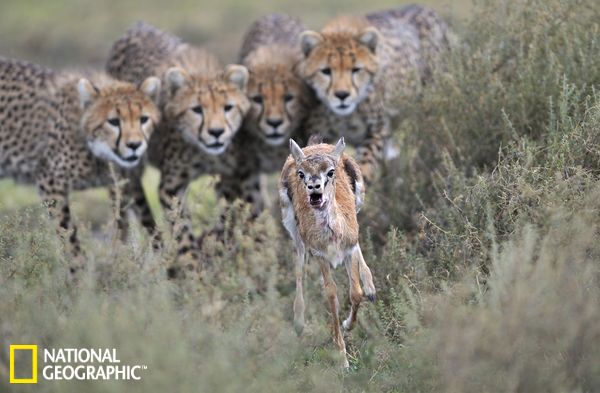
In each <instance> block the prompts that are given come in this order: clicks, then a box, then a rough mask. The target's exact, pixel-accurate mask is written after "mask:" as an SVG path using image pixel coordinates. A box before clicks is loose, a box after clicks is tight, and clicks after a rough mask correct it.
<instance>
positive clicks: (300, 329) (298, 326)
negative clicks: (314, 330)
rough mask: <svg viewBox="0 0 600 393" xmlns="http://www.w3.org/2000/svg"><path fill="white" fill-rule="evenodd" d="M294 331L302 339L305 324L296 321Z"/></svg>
mask: <svg viewBox="0 0 600 393" xmlns="http://www.w3.org/2000/svg"><path fill="white" fill-rule="evenodd" d="M294 330H295V331H296V334H297V335H298V337H300V336H301V335H302V332H303V331H304V322H300V321H294Z"/></svg>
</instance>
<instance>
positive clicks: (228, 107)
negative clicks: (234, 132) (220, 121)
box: [223, 104, 233, 112]
mask: <svg viewBox="0 0 600 393" xmlns="http://www.w3.org/2000/svg"><path fill="white" fill-rule="evenodd" d="M232 109H233V105H231V104H227V105H225V106H224V107H223V110H224V111H225V112H229V111H230V110H232Z"/></svg>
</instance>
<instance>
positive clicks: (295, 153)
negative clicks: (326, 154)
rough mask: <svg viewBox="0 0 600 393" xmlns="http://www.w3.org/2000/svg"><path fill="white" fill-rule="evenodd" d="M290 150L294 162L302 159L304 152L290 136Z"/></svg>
mask: <svg viewBox="0 0 600 393" xmlns="http://www.w3.org/2000/svg"><path fill="white" fill-rule="evenodd" d="M290 152H291V153H292V157H294V160H295V161H296V163H298V162H300V161H302V160H304V152H303V151H302V149H301V148H300V146H298V144H297V143H296V142H295V141H294V140H293V139H291V138H290Z"/></svg>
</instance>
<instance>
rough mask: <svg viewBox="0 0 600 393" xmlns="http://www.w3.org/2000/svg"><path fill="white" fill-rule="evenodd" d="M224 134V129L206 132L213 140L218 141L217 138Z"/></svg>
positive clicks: (213, 129)
mask: <svg viewBox="0 0 600 393" xmlns="http://www.w3.org/2000/svg"><path fill="white" fill-rule="evenodd" d="M224 132H225V129H224V128H210V129H209V130H208V133H209V134H210V135H212V136H214V137H215V138H217V139H219V137H220V136H221V135H223V133H224Z"/></svg>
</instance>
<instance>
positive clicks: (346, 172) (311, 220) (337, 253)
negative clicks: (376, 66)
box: [279, 138, 375, 368]
mask: <svg viewBox="0 0 600 393" xmlns="http://www.w3.org/2000/svg"><path fill="white" fill-rule="evenodd" d="M344 148H345V143H344V138H341V139H340V140H339V141H338V143H337V144H336V145H335V146H332V145H328V144H322V143H321V144H316V145H310V146H307V147H305V148H304V149H301V148H300V147H299V146H298V145H297V144H296V142H294V141H293V140H291V139H290V150H291V153H292V154H291V156H290V157H288V159H287V161H286V162H285V165H284V167H283V170H282V172H281V181H280V188H279V198H280V202H281V211H282V217H283V225H284V226H285V228H286V229H287V231H288V232H289V234H290V236H291V237H292V240H293V241H294V244H295V246H296V252H297V259H296V269H295V273H296V298H295V300H294V326H295V328H296V332H297V333H298V334H300V333H302V330H303V329H304V296H303V294H302V281H303V276H304V263H305V260H306V256H307V251H308V252H309V253H310V254H311V255H312V257H313V258H314V259H316V260H317V261H318V263H319V266H320V269H321V274H322V275H323V289H324V293H325V297H326V300H327V306H328V308H329V311H330V312H331V315H332V329H333V341H334V343H335V345H336V347H337V349H338V350H339V352H340V355H341V356H342V359H343V366H344V368H347V367H348V366H349V364H348V359H347V358H346V346H345V344H344V339H343V336H342V331H341V328H340V321H339V315H338V314H339V302H338V298H337V286H336V284H335V281H334V279H333V275H332V272H331V268H332V267H333V268H336V267H337V266H338V265H341V264H342V263H343V264H344V265H345V267H346V271H347V273H348V279H349V280H350V302H351V305H352V307H351V310H350V315H349V316H348V318H347V319H346V320H344V321H343V323H342V326H343V328H344V329H346V330H351V329H352V327H353V326H354V322H355V321H356V313H357V311H358V307H359V305H360V303H361V301H362V297H363V294H365V295H366V296H367V297H368V298H369V300H371V301H374V300H375V286H374V285H373V278H372V275H371V270H370V269H369V267H368V266H367V264H366V262H365V260H364V258H363V255H362V252H361V249H360V245H359V243H358V221H357V218H356V215H357V213H358V211H359V210H360V207H361V205H362V201H363V199H364V192H365V190H364V182H363V178H362V175H361V173H360V169H359V166H358V164H356V162H355V161H354V160H353V159H352V158H351V157H350V156H348V155H346V154H344V153H343V151H344ZM360 282H362V287H364V291H363V288H362V287H361V284H360Z"/></svg>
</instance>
